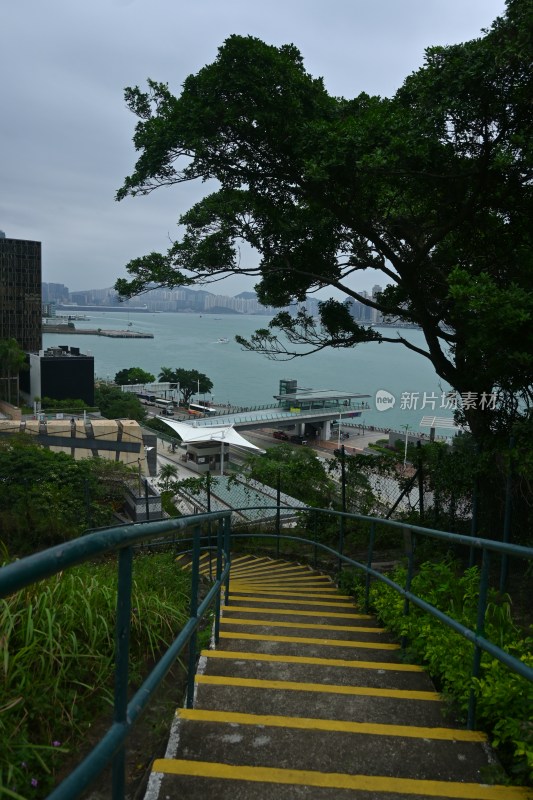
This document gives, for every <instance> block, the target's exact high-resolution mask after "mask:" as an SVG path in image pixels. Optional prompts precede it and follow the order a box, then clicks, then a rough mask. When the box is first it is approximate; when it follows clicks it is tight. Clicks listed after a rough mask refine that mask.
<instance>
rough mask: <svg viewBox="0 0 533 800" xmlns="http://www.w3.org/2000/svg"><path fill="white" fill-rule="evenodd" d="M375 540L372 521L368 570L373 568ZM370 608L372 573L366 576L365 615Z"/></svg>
mask: <svg viewBox="0 0 533 800" xmlns="http://www.w3.org/2000/svg"><path fill="white" fill-rule="evenodd" d="M375 538H376V523H375V522H374V521H372V522H371V523H370V536H369V539H368V555H367V559H366V565H367V567H368V569H371V568H372V561H373V558H374V541H375ZM369 608H370V573H369V572H367V573H366V576H365V614H368V610H369Z"/></svg>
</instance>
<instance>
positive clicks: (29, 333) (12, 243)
mask: <svg viewBox="0 0 533 800" xmlns="http://www.w3.org/2000/svg"><path fill="white" fill-rule="evenodd" d="M41 326H42V312H41V243H40V242H29V241H26V240H24V239H8V238H6V237H5V236H2V235H0V339H15V340H16V341H17V343H18V344H19V346H20V347H21V348H22V350H25V351H26V352H31V351H33V352H35V351H38V350H40V349H41V342H42V335H41Z"/></svg>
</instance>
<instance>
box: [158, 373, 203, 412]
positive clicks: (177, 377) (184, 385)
mask: <svg viewBox="0 0 533 800" xmlns="http://www.w3.org/2000/svg"><path fill="white" fill-rule="evenodd" d="M159 380H160V381H166V382H168V383H170V384H171V386H174V387H175V388H179V393H180V395H181V397H182V399H183V402H184V403H185V404H187V403H188V402H189V400H190V399H191V397H192V396H193V395H194V394H210V393H211V389H212V388H213V381H212V380H211V379H210V378H208V377H207V375H204V373H203V372H198V370H197V369H183V368H182V367H179V368H178V369H172V368H171V367H161V372H160V373H159Z"/></svg>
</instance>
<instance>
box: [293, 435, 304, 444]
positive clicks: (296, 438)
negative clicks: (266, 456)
mask: <svg viewBox="0 0 533 800" xmlns="http://www.w3.org/2000/svg"><path fill="white" fill-rule="evenodd" d="M289 441H291V442H294V444H307V439H306V438H305V436H298V435H297V434H294V435H293V436H291V437H290V440H289Z"/></svg>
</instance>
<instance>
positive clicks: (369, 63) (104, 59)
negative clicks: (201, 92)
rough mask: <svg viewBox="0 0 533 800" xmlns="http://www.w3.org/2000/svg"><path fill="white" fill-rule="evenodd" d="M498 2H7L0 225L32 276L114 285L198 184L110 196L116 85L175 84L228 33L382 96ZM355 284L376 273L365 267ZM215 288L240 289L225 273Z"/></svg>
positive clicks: (119, 113)
mask: <svg viewBox="0 0 533 800" xmlns="http://www.w3.org/2000/svg"><path fill="white" fill-rule="evenodd" d="M504 9H505V3H504V0H269V1H268V2H266V1H264V2H261V3H259V2H256V0H195V2H188V3H184V2H180V0H91V2H86V1H85V2H81V0H6V2H4V3H2V11H1V26H2V41H1V46H0V69H1V73H0V74H1V75H2V83H1V87H0V95H1V111H0V230H3V231H4V232H5V234H6V236H8V237H10V238H14V239H33V240H38V241H41V242H42V245H43V280H44V281H47V282H54V283H64V284H65V285H66V286H68V287H69V289H70V290H71V291H75V290H79V289H89V288H104V287H107V286H112V285H113V284H114V282H115V280H116V279H117V278H118V277H122V276H125V275H126V271H125V265H126V263H127V262H128V261H129V260H130V259H132V258H135V257H137V256H141V255H144V254H146V253H149V252H151V251H153V250H158V251H165V250H166V249H167V246H168V244H169V239H170V238H173V237H175V236H176V235H177V227H176V221H177V218H178V216H179V215H180V213H182V212H184V211H185V210H187V208H188V207H189V206H190V205H191V203H192V202H195V201H196V200H198V199H199V198H200V197H201V196H202V186H200V185H199V186H192V185H189V184H187V185H184V186H178V187H173V188H169V189H159V190H157V191H156V192H155V193H153V194H152V195H150V196H148V197H138V198H136V199H132V198H128V199H127V200H123V201H122V202H121V203H117V202H115V200H114V195H115V192H116V190H117V189H118V188H119V187H120V186H121V185H122V182H123V179H124V177H125V176H126V175H128V174H130V173H131V172H132V170H133V166H134V162H135V150H134V148H133V145H132V135H133V129H134V125H135V122H136V118H135V117H134V116H133V115H132V114H131V112H129V111H128V110H127V108H126V107H125V103H124V99H123V92H124V88H125V87H126V86H135V85H138V86H140V87H142V88H144V87H145V82H146V78H152V79H154V80H156V81H162V82H166V83H168V84H169V86H170V89H171V91H173V92H174V93H175V94H179V92H180V87H181V84H182V83H183V81H184V79H185V78H186V77H187V75H189V74H191V73H195V72H197V71H198V70H199V69H200V68H201V67H202V66H204V64H207V63H210V62H211V61H213V60H214V58H215V57H216V52H217V49H218V47H219V46H220V45H221V44H222V43H223V41H224V39H226V38H227V37H228V36H229V35H231V34H233V33H237V34H241V35H253V36H257V37H259V38H261V39H263V40H264V41H266V42H268V43H270V44H275V45H278V46H279V45H281V44H285V43H288V42H292V43H294V44H295V45H296V46H297V47H298V48H299V50H300V51H301V53H302V55H303V57H304V62H305V66H306V69H307V71H308V72H310V73H311V74H312V75H314V76H322V77H323V78H324V82H325V85H326V88H327V90H328V91H329V92H330V93H331V94H334V95H337V96H340V95H342V96H344V97H354V96H356V95H357V94H359V92H361V91H366V92H368V93H370V94H379V95H382V96H387V95H391V94H392V93H393V92H394V91H395V90H396V89H397V88H398V86H400V85H401V83H402V82H403V79H404V78H405V76H406V75H408V74H409V73H410V72H412V71H413V70H415V69H417V68H418V67H419V66H421V65H422V63H423V58H424V48H425V47H427V46H430V45H436V44H452V43H455V42H461V41H465V40H468V39H472V38H474V37H476V36H479V34H480V31H481V29H482V28H486V27H489V26H490V24H491V22H492V21H493V20H494V19H495V18H496V16H498V15H500V14H502V12H503V11H504ZM366 280H367V284H366V285H361V286H360V287H359V288H362V289H365V288H370V287H371V286H372V284H374V283H375V282H376V280H375V275H369V276H368V278H367V279H366ZM218 286H219V288H218V289H217V290H216V291H223V292H224V293H227V294H236V293H237V292H239V291H241V290H243V289H250V288H251V284H250V281H249V279H247V280H246V281H244V280H240V279H238V278H232V279H230V280H229V281H228V282H226V283H224V284H219V285H218Z"/></svg>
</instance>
